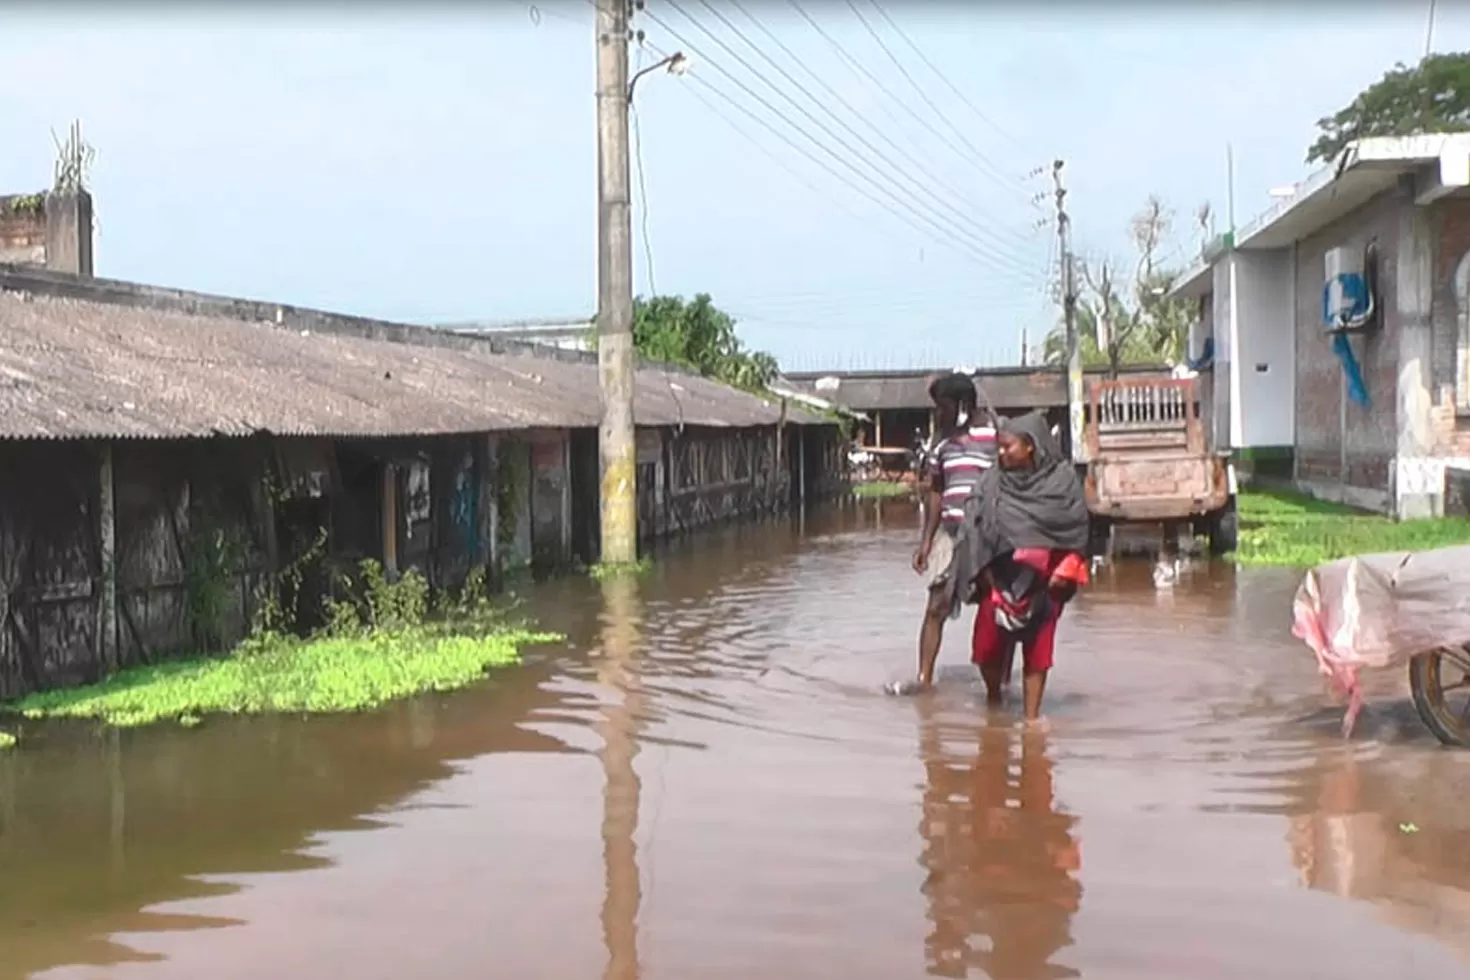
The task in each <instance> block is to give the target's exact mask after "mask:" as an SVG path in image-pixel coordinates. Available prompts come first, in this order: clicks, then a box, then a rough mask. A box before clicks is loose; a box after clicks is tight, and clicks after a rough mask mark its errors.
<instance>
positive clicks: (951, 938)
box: [919, 702, 1082, 980]
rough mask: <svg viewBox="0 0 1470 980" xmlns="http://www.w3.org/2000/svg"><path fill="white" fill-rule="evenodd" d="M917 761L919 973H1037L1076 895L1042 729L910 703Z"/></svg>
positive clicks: (1071, 843) (1067, 936) (1073, 842)
mask: <svg viewBox="0 0 1470 980" xmlns="http://www.w3.org/2000/svg"><path fill="white" fill-rule="evenodd" d="M920 714H921V722H920V725H921V729H920V750H921V753H922V755H923V758H924V760H925V763H924V769H925V775H926V779H925V786H924V794H923V816H922V821H921V823H920V825H919V835H920V837H921V839H922V840H923V847H922V850H921V854H920V858H919V862H920V864H921V865H923V867H924V869H925V870H926V872H927V875H926V877H925V880H924V885H923V892H924V896H925V898H926V900H927V905H928V917H929V922H930V924H931V928H930V931H929V934H928V936H927V937H926V938H925V942H924V958H925V965H926V966H927V968H928V971H929V974H930V975H931V976H938V977H968V976H971V975H972V971H974V970H979V971H981V975H984V976H989V977H992V978H994V980H1041V978H1051V977H1056V978H1062V977H1077V976H1081V974H1080V973H1079V972H1078V971H1077V970H1075V969H1073V968H1071V967H1068V966H1062V965H1058V964H1054V963H1053V962H1052V961H1053V959H1054V958H1055V957H1056V956H1057V954H1058V953H1060V952H1061V951H1062V950H1063V949H1065V948H1067V947H1068V946H1070V945H1071V944H1072V917H1073V916H1074V915H1075V914H1076V913H1077V911H1078V909H1079V908H1080V906H1081V902H1082V883H1081V881H1080V880H1079V875H1080V872H1081V865H1082V853H1081V847H1080V844H1079V842H1078V840H1077V838H1076V836H1075V834H1074V832H1073V828H1074V826H1075V824H1076V822H1077V821H1076V818H1075V817H1073V816H1071V815H1069V814H1068V813H1066V812H1065V811H1064V810H1061V809H1060V808H1059V807H1058V805H1057V802H1056V792H1055V786H1054V778H1053V768H1052V760H1051V757H1050V755H1049V746H1048V743H1047V737H1046V735H1045V734H1044V733H1041V732H1021V731H1020V730H1018V729H1016V728H1014V727H1012V726H1010V725H1008V724H1004V723H1002V724H997V725H993V726H986V725H984V724H981V725H979V726H976V725H975V724H974V723H973V722H972V721H969V720H961V721H959V722H957V723H953V724H948V725H947V724H946V722H945V721H944V720H943V719H942V717H939V716H938V715H937V711H936V709H934V708H933V707H932V706H928V705H924V704H923V703H922V702H921V707H920Z"/></svg>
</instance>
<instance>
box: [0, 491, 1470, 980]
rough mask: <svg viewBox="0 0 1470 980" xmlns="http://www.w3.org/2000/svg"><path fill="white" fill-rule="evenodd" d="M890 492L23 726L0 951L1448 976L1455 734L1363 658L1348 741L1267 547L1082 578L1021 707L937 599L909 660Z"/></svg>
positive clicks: (828, 974)
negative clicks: (117, 719)
mask: <svg viewBox="0 0 1470 980" xmlns="http://www.w3.org/2000/svg"><path fill="white" fill-rule="evenodd" d="M914 536H915V530H914V519H913V514H912V510H911V508H909V507H908V505H907V504H904V503H901V502H900V503H894V504H888V505H881V506H880V505H872V504H868V505H862V506H849V507H847V508H844V509H834V510H832V511H829V512H824V513H821V514H817V515H813V516H810V517H808V518H807V519H806V520H805V521H804V522H800V523H798V524H787V523H771V524H767V525H763V526H758V527H746V528H737V529H729V530H725V531H720V532H715V533H712V534H709V535H706V536H703V537H701V538H698V539H696V540H693V541H689V542H685V543H683V544H681V545H679V546H678V547H676V548H674V549H673V550H671V551H670V552H668V553H667V554H665V555H663V556H662V557H661V558H660V560H659V561H658V563H657V564H656V566H655V570H654V571H653V572H652V573H651V574H650V575H649V576H647V577H646V578H645V579H644V580H642V581H640V582H638V583H636V584H631V583H627V582H623V583H616V584H606V585H598V584H596V583H593V582H590V581H588V580H580V579H564V580H561V581H557V582H552V583H548V584H545V585H542V586H536V587H533V588H531V589H529V590H528V591H527V593H526V595H525V596H524V598H525V600H526V609H527V611H528V612H530V613H531V614H533V615H535V616H537V617H538V618H539V619H540V621H541V622H542V623H543V624H544V625H546V626H548V627H554V628H556V629H558V630H560V631H562V632H564V633H566V634H567V635H568V637H569V640H568V642H567V643H566V644H565V645H560V644H559V645H556V646H555V647H552V648H547V649H541V650H537V651H534V652H533V654H532V655H531V656H530V657H529V658H528V660H527V662H526V663H525V664H524V665H523V666H520V667H516V668H512V669H509V670H506V671H503V672H501V673H499V674H497V675H496V676H495V677H494V678H493V679H491V680H489V681H487V682H486V683H484V684H482V685H480V686H479V687H477V688H475V689H472V690H469V691H464V692H460V693H457V694H454V695H447V696H442V697H435V698H429V699H422V700H418V701H415V702H412V703H407V704H402V705H398V706H395V707H393V708H391V709H388V710H385V711H381V712H378V713H374V714H369V715H361V716H352V717H342V718H325V719H311V720H304V719H286V718H276V719H255V720H210V721H208V722H206V723H205V724H204V725H202V726H200V727H198V728H194V729H187V730H184V729H177V728H171V727H160V728H153V729H146V730H140V731H132V732H124V733H110V734H102V735H99V734H96V733H92V732H87V731H78V730H74V729H65V728H40V729H32V730H30V731H28V732H26V736H27V738H26V743H25V747H24V748H22V749H20V750H18V751H14V752H10V753H3V754H0V978H3V980H9V978H22V977H33V976H35V977H46V978H49V980H71V978H99V977H107V978H118V980H166V978H167V980H172V978H179V980H199V978H210V980H233V978H240V980H244V978H250V980H257V978H272V980H294V978H303V980H306V978H311V980H315V978H319V977H330V976H338V975H340V976H344V977H351V978H354V980H370V978H371V980H376V978H383V980H390V978H391V980H402V978H414V980H460V978H477V980H478V978H507V980H523V978H538V980H540V978H544V980H563V978H567V980H573V978H575V980H580V978H599V977H602V978H617V980H630V978H634V977H642V978H658V980H685V978H700V980H720V978H732V980H734V978H762V980H784V978H833V980H864V978H874V980H897V978H910V977H912V978H919V977H926V976H933V977H993V978H1006V980H1030V978H1038V980H1039V978H1061V977H1086V978H1090V980H1104V978H1117V980H1149V978H1159V980H1179V978H1190V980H1226V978H1229V980H1237V978H1241V977H1250V978H1252V980H1268V978H1277V977H1279V978H1290V980H1303V978H1312V977H1321V978H1332V980H1352V978H1359V977H1361V978H1365V980H1366V978H1372V980H1383V978H1413V980H1437V978H1449V977H1455V978H1463V977H1465V976H1467V975H1470V753H1454V752H1450V751H1444V750H1440V749H1439V748H1438V747H1437V746H1436V745H1435V744H1434V743H1433V742H1432V741H1431V740H1430V739H1429V737H1428V736H1427V735H1426V734H1425V733H1424V732H1423V730H1422V728H1421V726H1420V725H1419V724H1418V722H1417V720H1416V719H1415V718H1414V716H1413V713H1412V709H1410V708H1409V707H1408V706H1407V705H1406V704H1405V702H1404V700H1403V696H1402V693H1401V692H1400V691H1399V689H1398V680H1397V679H1396V678H1393V679H1388V680H1386V681H1385V683H1384V685H1383V688H1384V689H1383V691H1382V694H1383V695H1384V697H1383V698H1382V699H1381V700H1380V701H1378V702H1375V703H1374V705H1373V706H1372V707H1371V709H1370V712H1369V713H1368V714H1367V715H1366V716H1365V717H1364V719H1363V721H1362V722H1361V723H1360V730H1359V732H1358V733H1357V734H1356V735H1355V736H1354V738H1353V740H1352V741H1351V742H1347V743H1345V742H1343V740H1342V739H1341V738H1340V736H1339V735H1338V732H1337V724H1338V720H1339V718H1340V712H1338V711H1337V710H1335V709H1333V708H1331V707H1329V706H1327V704H1326V702H1325V700H1324V697H1323V695H1322V690H1321V686H1320V684H1319V682H1318V680H1317V678H1316V676H1315V673H1314V664H1313V661H1312V659H1311V657H1310V655H1309V654H1308V653H1307V651H1306V649H1305V648H1304V647H1302V646H1301V645H1300V644H1299V643H1298V642H1297V641H1295V640H1293V639H1292V638H1291V637H1290V636H1289V634H1288V622H1289V620H1288V607H1289V602H1290V597H1291V590H1292V588H1293V586H1294V585H1295V580H1296V577H1295V575H1293V574H1290V573H1283V572H1272V571H1261V572H1247V571H1239V572H1238V571H1236V570H1234V569H1233V568H1232V567H1230V566H1228V565H1216V566H1213V567H1210V566H1205V567H1201V568H1197V569H1195V570H1193V571H1192V572H1191V573H1189V574H1187V575H1186V576H1185V577H1184V578H1183V579H1182V580H1181V581H1180V582H1179V584H1178V585H1177V586H1175V587H1174V588H1173V589H1172V590H1168V591H1158V590H1156V589H1155V588H1154V587H1153V585H1152V582H1151V580H1150V576H1149V569H1148V567H1147V566H1146V565H1139V566H1132V565H1122V566H1120V567H1118V568H1117V569H1115V570H1113V571H1111V572H1109V573H1107V574H1104V575H1102V576H1101V577H1100V578H1099V581H1098V582H1097V583H1096V584H1095V585H1094V587H1093V588H1092V589H1091V590H1090V591H1089V592H1087V593H1086V594H1085V596H1084V597H1083V598H1082V599H1081V600H1080V601H1079V603H1078V604H1077V606H1076V608H1075V609H1074V610H1071V611H1069V613H1068V618H1067V619H1066V621H1065V623H1064V627H1063V632H1062V640H1061V646H1060V647H1059V652H1058V666H1057V670H1056V672H1055V674H1054V678H1053V683H1052V686H1051V689H1050V691H1049V693H1048V698H1049V714H1050V716H1051V729H1050V731H1049V732H1046V733H1041V734H1026V733H1023V732H1022V731H1020V730H1018V729H1017V727H1016V721H1017V714H1016V711H1015V710H1014V709H1010V708H1007V709H1001V710H997V711H989V710H987V709H986V708H985V706H984V705H983V704H982V696H981V692H980V689H979V687H978V683H977V679H976V678H975V677H974V675H973V672H972V671H971V669H970V668H969V667H968V666H967V664H966V659H967V658H966V649H965V648H966V645H967V644H966V640H967V635H966V634H967V629H966V628H965V627H966V626H967V625H968V622H967V621H965V622H962V623H961V624H952V626H951V629H950V630H949V634H950V635H949V636H948V637H947V638H946V645H945V649H946V653H945V659H944V663H945V666H944V667H943V668H942V670H941V676H940V684H939V686H938V690H936V691H935V692H933V693H931V694H929V695H926V696H921V697H916V698H897V697H888V696H885V695H884V694H882V693H881V691H880V686H881V685H882V684H883V682H885V681H887V680H891V679H894V678H897V677H901V676H906V675H907V674H908V673H909V672H910V671H911V670H912V660H913V645H914V634H915V631H916V626H917V621H916V617H917V615H918V612H919V609H920V605H921V592H920V586H919V585H918V584H917V581H916V578H915V576H914V575H913V573H912V572H911V571H909V570H908V568H907V561H908V555H909V550H910V548H911V546H912V543H913V538H914Z"/></svg>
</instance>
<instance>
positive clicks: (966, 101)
mask: <svg viewBox="0 0 1470 980" xmlns="http://www.w3.org/2000/svg"><path fill="white" fill-rule="evenodd" d="M870 2H871V3H872V4H873V7H874V9H876V10H877V11H878V14H879V15H880V16H881V17H882V18H883V19H884V20H885V21H886V22H887V23H888V26H889V27H891V28H893V31H894V33H896V34H897V35H898V36H899V37H900V38H902V39H903V42H904V43H905V44H907V45H908V47H909V50H910V51H912V52H913V53H914V54H916V55H918V56H919V60H920V61H922V62H923V63H924V66H925V67H926V68H928V69H929V70H930V71H931V72H933V73H934V74H935V75H936V76H937V77H938V78H939V80H940V81H941V82H943V83H944V84H945V86H946V87H947V88H948V89H949V90H950V91H951V92H953V93H954V96H955V98H957V99H959V100H960V102H961V103H962V104H963V105H964V106H965V107H966V108H968V109H969V110H970V111H971V112H973V113H974V114H975V117H976V118H977V119H979V120H980V121H981V122H983V123H985V124H986V125H987V126H989V127H990V128H991V129H992V130H994V131H995V132H996V134H997V135H998V136H1000V137H1002V138H1003V139H1005V140H1007V141H1008V142H1009V143H1010V144H1011V145H1012V146H1014V147H1015V148H1016V149H1018V150H1020V149H1023V147H1022V146H1021V143H1020V141H1019V140H1017V139H1016V138H1015V137H1014V136H1012V135H1011V134H1010V133H1008V132H1006V130H1005V129H1004V128H1003V127H1001V125H1000V124H999V123H997V122H996V121H995V120H994V119H992V118H990V116H988V115H986V114H985V113H984V112H982V111H981V110H980V107H979V106H977V105H975V103H974V101H972V100H971V99H970V97H969V96H967V95H966V94H965V93H964V92H963V91H962V90H961V89H960V87H959V86H958V85H956V84H955V83H954V82H953V81H951V80H950V78H949V76H948V75H946V74H945V73H944V72H943V71H941V70H940V68H939V66H938V65H936V64H935V63H934V62H933V61H932V60H930V58H929V56H928V55H926V54H925V53H924V51H923V49H922V48H920V47H919V45H918V44H916V43H915V42H914V39H913V38H912V37H910V36H909V34H908V32H907V31H905V30H904V29H903V28H902V27H900V26H899V25H898V23H897V22H896V21H894V19H893V18H892V17H891V16H890V15H889V13H888V11H887V10H885V9H884V8H883V5H882V4H881V3H879V2H878V0H870Z"/></svg>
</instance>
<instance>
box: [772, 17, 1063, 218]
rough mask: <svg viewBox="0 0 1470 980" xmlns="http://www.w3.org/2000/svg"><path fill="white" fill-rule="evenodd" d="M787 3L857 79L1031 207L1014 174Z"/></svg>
mask: <svg viewBox="0 0 1470 980" xmlns="http://www.w3.org/2000/svg"><path fill="white" fill-rule="evenodd" d="M787 3H788V4H790V5H791V7H792V9H793V10H795V11H796V12H797V13H798V14H799V15H800V16H801V18H802V19H803V20H804V21H806V23H807V24H808V26H810V27H811V28H812V30H814V31H816V32H817V34H818V35H819V36H820V37H821V38H822V40H824V41H825V42H826V43H827V45H828V46H829V47H830V48H832V50H833V51H835V52H836V53H837V55H838V57H839V58H841V59H842V62H843V63H844V64H845V65H847V67H848V68H849V70H851V71H852V72H853V73H855V74H856V75H857V76H858V77H859V78H860V79H864V80H866V81H867V82H868V83H869V84H870V85H871V86H872V87H873V88H874V89H875V90H876V91H877V92H878V93H879V94H880V95H882V96H884V97H885V98H886V99H888V100H889V102H892V103H893V104H894V105H896V106H898V107H899V108H900V109H901V110H903V111H904V112H906V113H907V114H908V115H909V116H911V117H912V118H913V120H914V121H915V122H917V123H918V124H919V125H920V126H921V127H923V128H924V129H925V130H926V131H927V132H928V133H929V134H930V135H931V136H933V137H934V138H935V139H937V140H939V142H941V143H943V144H944V145H945V146H946V147H947V148H948V149H949V150H950V151H952V152H953V153H954V154H955V155H956V156H958V157H959V158H960V159H961V160H963V161H964V162H965V163H966V164H968V165H969V166H971V167H973V168H974V169H975V171H976V172H977V173H978V174H980V175H981V176H982V177H984V178H985V179H986V180H989V181H991V182H992V183H995V184H996V186H998V187H1001V188H1003V189H1004V190H1006V191H1007V192H1009V193H1013V194H1015V195H1017V196H1018V197H1019V198H1021V199H1022V200H1024V201H1025V202H1026V203H1028V204H1031V205H1032V206H1034V202H1032V201H1031V195H1030V193H1029V192H1027V191H1026V189H1025V187H1024V186H1023V185H1022V184H1021V182H1020V181H1019V180H1017V179H1015V178H1013V177H1008V176H1007V175H1006V174H1005V172H1004V171H1003V170H1001V169H1000V168H998V167H997V166H996V165H995V164H994V163H991V162H990V160H989V159H988V158H986V157H984V154H981V155H980V156H979V157H977V156H976V155H974V153H973V151H967V150H966V149H965V148H964V147H962V146H960V145H959V143H956V142H955V140H954V137H952V136H950V135H949V134H948V133H945V132H942V131H941V130H940V129H939V128H937V127H936V126H935V125H934V124H933V122H931V121H930V120H928V119H926V118H924V117H923V116H922V115H920V114H919V113H918V112H915V111H914V109H913V107H912V106H910V105H909V104H908V103H907V102H905V101H904V100H903V99H901V98H900V97H899V96H897V95H895V94H894V93H893V91H892V90H891V89H890V88H889V87H888V86H887V85H885V84H884V82H883V80H882V79H881V78H879V77H878V76H877V75H875V74H874V73H873V72H872V71H871V70H870V69H869V68H868V67H867V66H866V65H864V64H863V63H862V60H861V59H860V58H858V57H857V56H856V55H854V54H853V53H852V52H850V51H849V50H847V48H846V47H845V46H844V45H843V44H842V42H841V41H838V40H837V39H836V38H835V37H833V36H832V34H831V33H830V32H829V31H828V30H827V29H826V28H825V27H823V26H822V25H821V23H820V22H819V21H818V20H817V19H816V18H815V17H813V16H812V15H811V14H810V13H809V12H808V11H807V10H806V8H805V7H803V6H802V5H801V2H800V0H787ZM879 105H880V106H881V105H883V104H882V103H879ZM884 112H885V114H887V115H888V117H889V118H890V119H894V120H895V121H897V118H896V117H895V116H894V115H893V114H892V112H891V111H889V110H888V109H886V107H885V109H884ZM982 163H985V164H988V166H982Z"/></svg>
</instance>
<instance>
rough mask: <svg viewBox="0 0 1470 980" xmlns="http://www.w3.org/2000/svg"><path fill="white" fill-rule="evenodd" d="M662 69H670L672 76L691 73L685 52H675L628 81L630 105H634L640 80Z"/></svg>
mask: <svg viewBox="0 0 1470 980" xmlns="http://www.w3.org/2000/svg"><path fill="white" fill-rule="evenodd" d="M660 68H666V69H668V72H669V74H670V75H683V74H685V73H686V72H688V71H689V59H688V58H687V57H685V55H684V52H682V51H675V52H674V53H673V54H671V55H669V56H668V57H667V58H663V59H660V60H659V61H655V62H654V63H653V64H651V65H649V66H648V67H647V68H645V69H643V70H642V71H640V72H638V73H637V74H635V75H634V76H633V77H632V78H630V79H629V80H628V104H629V105H632V103H633V87H634V86H635V85H637V84H638V79H640V78H642V77H643V76H644V75H647V74H648V73H649V72H652V71H658V70H659V69H660Z"/></svg>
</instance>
